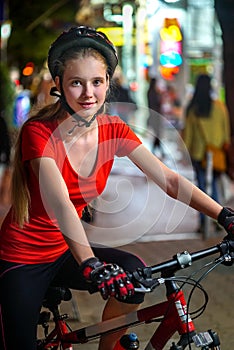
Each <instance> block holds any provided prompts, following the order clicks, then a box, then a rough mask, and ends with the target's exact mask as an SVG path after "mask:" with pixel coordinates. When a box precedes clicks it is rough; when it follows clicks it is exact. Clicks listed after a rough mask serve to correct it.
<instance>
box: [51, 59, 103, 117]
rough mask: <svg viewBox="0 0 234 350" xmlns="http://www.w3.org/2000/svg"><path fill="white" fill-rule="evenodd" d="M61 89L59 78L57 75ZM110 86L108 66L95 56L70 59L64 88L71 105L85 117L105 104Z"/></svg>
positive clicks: (67, 64)
mask: <svg viewBox="0 0 234 350" xmlns="http://www.w3.org/2000/svg"><path fill="white" fill-rule="evenodd" d="M55 83H56V86H57V88H58V90H59V79H58V77H56V80H55ZM108 87H109V81H108V78H107V67H106V65H105V64H104V63H103V62H102V61H101V60H99V59H97V58H94V57H93V56H88V57H85V58H78V59H72V60H69V61H68V62H67V63H66V67H65V71H64V74H63V90H64V94H65V97H66V100H67V103H68V104H69V106H70V107H71V108H72V109H73V110H74V111H75V112H77V113H78V114H79V115H80V116H81V117H83V118H89V117H92V116H93V115H94V114H95V113H96V112H97V111H98V110H99V109H100V108H101V107H102V105H103V103H104V102H105V98H106V92H107V90H108Z"/></svg>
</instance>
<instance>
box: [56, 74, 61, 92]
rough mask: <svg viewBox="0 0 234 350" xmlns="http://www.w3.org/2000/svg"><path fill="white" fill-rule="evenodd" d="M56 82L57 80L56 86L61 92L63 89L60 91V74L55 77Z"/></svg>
mask: <svg viewBox="0 0 234 350" xmlns="http://www.w3.org/2000/svg"><path fill="white" fill-rule="evenodd" d="M54 82H55V86H56V88H57V90H58V91H59V92H61V91H60V80H59V77H58V76H56V77H55V79H54Z"/></svg>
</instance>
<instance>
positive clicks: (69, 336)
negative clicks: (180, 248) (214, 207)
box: [38, 241, 234, 350]
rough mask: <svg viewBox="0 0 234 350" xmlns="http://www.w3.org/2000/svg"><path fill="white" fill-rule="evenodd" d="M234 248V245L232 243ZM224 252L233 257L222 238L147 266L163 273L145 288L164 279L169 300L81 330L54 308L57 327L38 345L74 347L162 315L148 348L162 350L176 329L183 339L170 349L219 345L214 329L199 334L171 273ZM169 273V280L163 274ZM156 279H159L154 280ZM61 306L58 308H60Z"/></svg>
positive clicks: (226, 258) (225, 258) (225, 257)
mask: <svg viewBox="0 0 234 350" xmlns="http://www.w3.org/2000/svg"><path fill="white" fill-rule="evenodd" d="M231 248H232V250H233V247H231ZM216 253H221V257H222V258H223V261H226V262H227V261H232V260H233V257H234V256H233V253H232V252H230V244H229V242H228V241H223V242H221V243H220V244H219V245H217V246H214V247H211V248H208V249H205V250H201V251H198V252H194V253H192V254H191V255H190V254H189V253H188V252H183V253H180V254H177V255H176V256H175V257H174V258H173V259H172V260H168V261H166V262H163V263H161V264H157V265H154V266H151V267H146V268H145V269H143V270H145V271H143V274H144V273H145V276H148V275H149V270H150V272H151V273H152V274H155V273H158V272H161V274H162V277H161V278H157V279H154V286H153V287H152V288H149V287H148V285H149V281H148V277H147V278H146V285H145V286H143V289H144V291H145V292H150V291H152V289H154V288H155V287H156V285H159V284H161V283H164V282H165V285H166V293H167V300H166V301H163V302H160V303H158V304H155V305H152V306H149V307H145V308H142V309H140V310H138V311H135V312H131V313H129V314H127V315H123V316H120V317H116V318H113V319H111V320H107V321H104V322H100V323H97V324H95V325H91V326H87V327H84V328H81V329H78V330H74V331H71V330H70V329H69V328H68V326H67V324H66V321H65V319H66V318H67V317H66V315H60V314H59V313H58V311H55V310H52V309H50V310H51V311H52V312H53V315H54V321H55V328H54V329H53V330H52V332H51V333H50V334H49V335H47V336H46V338H45V340H44V341H43V342H42V343H41V347H40V345H39V346H38V349H42V350H43V349H51V348H52V349H55V350H56V349H58V346H59V345H60V344H61V348H62V349H63V350H68V349H69V350H70V349H72V344H83V343H87V342H89V341H91V340H94V339H97V338H99V337H100V336H102V335H105V334H109V333H112V332H115V331H117V330H120V329H125V328H128V327H131V326H136V325H139V324H143V323H145V324H147V323H150V322H154V321H155V319H158V318H160V317H161V319H160V320H158V322H160V324H159V326H158V327H157V328H156V330H155V332H154V334H153V336H152V337H151V339H150V341H149V343H148V344H147V346H146V347H145V350H153V349H154V350H163V349H164V346H165V345H166V344H167V342H168V341H169V340H170V339H171V337H172V336H173V334H174V333H175V332H178V333H179V335H180V339H179V341H178V343H177V344H175V343H173V344H172V346H171V348H170V350H183V349H185V348H186V346H188V344H190V343H192V342H194V343H195V345H196V346H198V347H200V348H201V349H203V350H208V349H213V350H218V349H220V347H219V345H220V343H219V339H218V336H217V334H216V333H215V332H213V331H211V330H209V331H207V332H204V333H199V334H197V333H196V331H195V326H194V323H193V321H192V319H191V317H190V315H189V314H188V313H187V304H186V301H185V297H184V293H183V290H182V289H181V287H179V286H178V285H177V283H176V282H175V281H173V280H169V279H168V277H172V276H174V273H175V272H176V271H178V270H180V269H183V268H185V267H189V266H190V265H191V263H192V261H195V260H199V259H202V258H205V257H207V256H209V255H212V254H216ZM133 276H134V278H135V279H136V280H138V282H139V281H141V282H142V280H143V277H142V271H141V274H140V276H139V275H138V272H137V273H136V274H135V275H134V274H133ZM165 277H167V279H166V281H165V280H164V278H165ZM155 281H157V282H156V283H155ZM57 310H58V308H57Z"/></svg>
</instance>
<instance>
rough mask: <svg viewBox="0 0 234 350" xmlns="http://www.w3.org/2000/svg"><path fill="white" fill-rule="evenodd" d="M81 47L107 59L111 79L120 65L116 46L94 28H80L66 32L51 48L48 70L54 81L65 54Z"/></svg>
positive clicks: (73, 28)
mask: <svg viewBox="0 0 234 350" xmlns="http://www.w3.org/2000/svg"><path fill="white" fill-rule="evenodd" d="M79 47H91V48H93V49H95V50H97V51H98V52H100V53H101V54H102V55H103V57H104V58H105V59H106V62H107V65H108V73H109V75H110V77H112V75H113V74H114V71H115V68H116V66H117V64H118V56H117V52H116V49H115V47H114V45H113V44H112V43H111V42H110V40H109V39H108V38H107V36H106V35H105V34H104V33H102V32H99V31H96V29H94V28H90V27H86V26H79V27H72V28H70V29H69V30H68V31H64V32H63V33H62V34H61V35H60V36H59V37H58V38H57V39H56V40H55V41H54V42H53V43H52V45H51V46H50V49H49V53H48V68H49V71H50V74H51V76H52V78H53V79H55V77H56V75H58V71H57V70H58V62H59V59H60V58H62V56H63V54H64V53H65V52H66V51H67V50H69V49H71V48H72V49H74V51H75V50H76V48H79Z"/></svg>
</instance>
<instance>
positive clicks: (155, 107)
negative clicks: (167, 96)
mask: <svg viewBox="0 0 234 350" xmlns="http://www.w3.org/2000/svg"><path fill="white" fill-rule="evenodd" d="M147 102H148V108H149V117H148V120H147V126H148V128H150V129H152V131H153V141H152V145H151V151H152V152H153V153H154V151H155V149H156V148H158V149H160V150H161V151H162V147H161V137H162V127H163V125H162V117H161V115H160V113H161V106H162V98H161V94H160V90H159V89H158V86H157V79H156V78H151V79H150V83H149V88H148V91H147Z"/></svg>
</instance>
